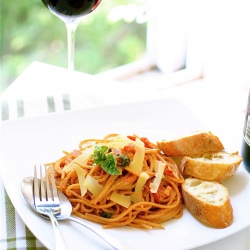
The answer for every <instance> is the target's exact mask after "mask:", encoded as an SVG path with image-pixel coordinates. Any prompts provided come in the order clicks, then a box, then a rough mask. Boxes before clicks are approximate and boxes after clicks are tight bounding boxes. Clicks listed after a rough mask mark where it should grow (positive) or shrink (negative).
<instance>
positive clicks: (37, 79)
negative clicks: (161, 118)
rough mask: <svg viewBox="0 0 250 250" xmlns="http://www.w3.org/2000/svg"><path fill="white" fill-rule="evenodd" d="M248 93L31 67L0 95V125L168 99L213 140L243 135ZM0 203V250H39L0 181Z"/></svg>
mask: <svg viewBox="0 0 250 250" xmlns="http://www.w3.org/2000/svg"><path fill="white" fill-rule="evenodd" d="M249 89H250V83H244V84H241V83H240V82H237V83H236V82H230V81H225V80H223V81H219V80H216V79H209V80H207V79H196V80H193V81H190V82H186V83H180V84H178V83H177V84H174V85H173V84H171V83H170V84H169V82H168V78H167V77H166V81H164V80H163V79H162V78H161V81H159V82H157V81H154V82H153V83H152V82H150V79H147V81H145V82H142V81H139V82H135V81H133V82H131V83H129V82H126V83H123V82H116V81H110V80H108V79H103V77H98V76H92V75H88V74H84V73H79V72H75V73H69V72H68V71H67V70H65V69H62V68H58V67H56V66H52V65H47V64H43V63H39V62H34V63H32V64H31V65H30V66H29V67H28V68H27V69H26V70H25V71H24V72H23V73H22V74H21V75H20V77H18V78H17V79H16V80H15V81H14V82H13V83H12V84H11V85H10V87H9V88H8V89H7V90H6V91H5V92H3V93H2V95H1V97H0V100H1V114H0V116H1V118H0V119H1V120H2V122H4V121H5V120H10V119H19V118H20V117H35V116H39V115H42V114H46V113H51V112H64V111H66V110H82V109H88V108H93V107H98V106H105V105H114V104H118V103H129V102H136V101H145V100H152V99H157V98H169V97H171V98H176V99H178V100H180V101H181V102H183V103H184V104H185V105H186V106H187V107H188V108H189V109H191V110H192V111H193V112H194V113H195V114H196V115H197V116H198V117H199V119H201V121H202V122H203V124H204V125H205V126H204V127H205V128H207V129H209V130H211V131H213V132H214V133H215V134H216V131H221V130H222V129H224V128H225V127H227V128H234V129H235V130H238V131H242V130H243V123H244V117H245V112H246V104H247V96H248V92H249ZM222 118H223V119H222ZM218 120H219V121H220V122H215V121H218ZM0 202H1V206H0V213H1V223H0V249H43V248H44V247H43V245H42V244H41V243H40V242H39V241H38V240H37V239H36V238H35V237H34V236H33V234H32V232H30V231H29V229H28V228H27V227H26V226H25V224H24V223H23V222H22V221H21V219H20V218H19V216H18V214H17V213H16V212H15V209H14V208H13V206H12V204H11V201H10V200H9V197H8V194H7V193H6V191H5V189H4V186H3V183H2V181H1V179H0ZM249 239H250V230H249V227H248V228H246V229H243V230H241V231H240V232H238V233H236V234H234V235H232V236H230V237H227V238H225V239H222V240H219V241H216V242H214V243H211V244H208V245H205V246H202V247H199V248H196V249H197V250H208V249H232V250H233V249H243V250H245V249H246V250H247V249H249V248H250V243H249Z"/></svg>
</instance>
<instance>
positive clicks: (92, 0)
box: [42, 0, 101, 21]
mask: <svg viewBox="0 0 250 250" xmlns="http://www.w3.org/2000/svg"><path fill="white" fill-rule="evenodd" d="M42 1H43V3H44V4H45V5H46V6H47V7H48V8H49V9H50V11H51V12H53V13H54V14H55V15H57V16H58V17H60V18H62V19H64V20H65V21H70V20H71V21H72V20H76V19H79V18H80V17H83V16H85V15H87V14H89V13H90V12H92V11H93V10H95V9H96V8H97V6H98V5H99V4H100V2H101V0H42Z"/></svg>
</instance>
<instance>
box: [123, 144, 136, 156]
mask: <svg viewBox="0 0 250 250" xmlns="http://www.w3.org/2000/svg"><path fill="white" fill-rule="evenodd" d="M122 151H123V152H124V153H132V154H135V151H136V150H135V146H134V145H126V146H124V148H123V150H122Z"/></svg>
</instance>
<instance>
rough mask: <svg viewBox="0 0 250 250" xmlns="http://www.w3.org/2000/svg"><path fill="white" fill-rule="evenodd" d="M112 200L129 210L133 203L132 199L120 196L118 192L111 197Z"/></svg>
mask: <svg viewBox="0 0 250 250" xmlns="http://www.w3.org/2000/svg"><path fill="white" fill-rule="evenodd" d="M110 200H112V201H113V202H116V203H117V204H119V205H121V206H123V207H126V208H128V207H129V205H130V203H131V197H130V196H127V195H124V194H118V193H117V192H116V191H114V192H113V193H112V194H111V196H110Z"/></svg>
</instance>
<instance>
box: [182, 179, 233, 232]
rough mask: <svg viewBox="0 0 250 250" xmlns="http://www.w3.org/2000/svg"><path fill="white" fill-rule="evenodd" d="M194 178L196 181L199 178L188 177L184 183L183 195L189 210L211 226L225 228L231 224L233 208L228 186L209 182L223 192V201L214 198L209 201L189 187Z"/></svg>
mask: <svg viewBox="0 0 250 250" xmlns="http://www.w3.org/2000/svg"><path fill="white" fill-rule="evenodd" d="M192 180H194V181H196V180H198V179H196V178H188V179H186V180H185V182H184V184H182V195H183V199H184V203H185V206H186V208H187V209H188V210H189V212H190V213H191V214H192V215H193V216H194V217H196V218H197V219H198V220H199V221H201V222H203V223H205V224H206V225H209V226H211V227H215V228H225V227H228V226H230V225H231V224H232V222H233V209H232V206H231V203H230V199H229V195H228V191H227V189H226V187H224V186H223V185H221V184H219V183H217V182H209V183H210V184H211V185H213V186H214V187H215V188H218V189H219V190H220V192H223V201H222V202H218V204H217V203H216V202H215V201H214V200H213V201H209V199H208V200H207V201H204V200H202V199H200V198H199V197H198V195H197V194H195V193H193V192H192V188H191V190H190V188H188V187H189V185H190V181H192ZM200 181H201V182H206V181H202V180H200ZM191 185H192V184H191ZM201 192H202V190H201Z"/></svg>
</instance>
